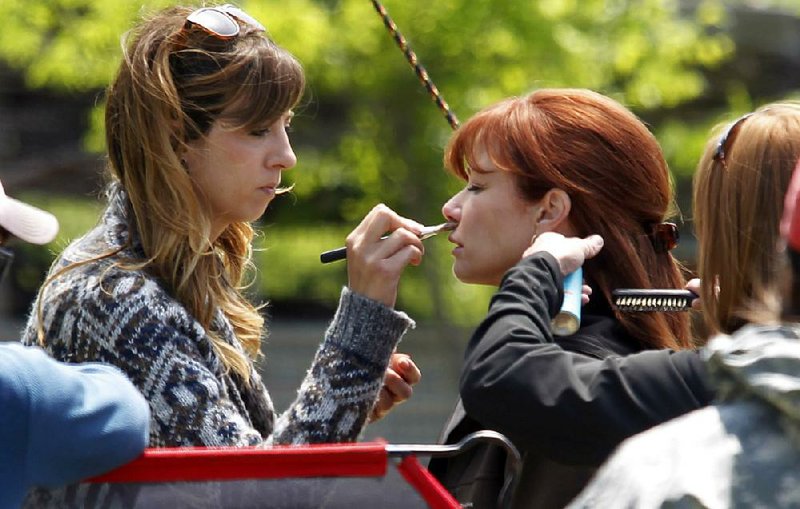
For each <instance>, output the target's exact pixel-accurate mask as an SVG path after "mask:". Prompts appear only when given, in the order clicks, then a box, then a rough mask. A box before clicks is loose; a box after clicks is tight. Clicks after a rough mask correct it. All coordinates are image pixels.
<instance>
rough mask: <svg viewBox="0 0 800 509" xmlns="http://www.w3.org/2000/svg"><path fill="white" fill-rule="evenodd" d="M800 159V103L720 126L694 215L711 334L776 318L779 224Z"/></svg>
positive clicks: (698, 184)
mask: <svg viewBox="0 0 800 509" xmlns="http://www.w3.org/2000/svg"><path fill="white" fill-rule="evenodd" d="M798 157H800V103H773V104H769V105H766V106H763V107H761V108H759V109H757V110H756V111H755V112H753V113H751V114H748V115H745V116H743V117H740V118H739V119H737V120H735V121H734V122H732V123H726V124H725V125H722V126H718V127H717V128H716V129H715V130H714V131H713V134H712V136H711V138H710V139H709V140H708V142H707V144H706V147H705V151H704V153H703V155H702V157H701V159H700V162H699V164H698V166H697V171H696V173H695V177H694V196H693V202H694V206H693V209H694V210H693V216H694V224H695V231H696V235H697V239H698V243H699V247H698V256H697V267H698V273H699V276H700V278H701V279H702V281H703V284H702V287H701V293H702V296H701V297H702V302H703V317H704V320H705V324H706V327H707V329H708V333H709V334H714V333H718V332H722V333H726V334H729V333H732V332H734V331H735V330H736V329H738V328H739V327H741V326H742V325H744V324H745V323H747V322H751V321H754V322H761V321H769V320H770V319H771V318H772V317H774V316H775V312H776V311H777V305H778V302H779V299H778V296H779V293H780V287H781V284H780V279H781V277H782V276H781V275H782V273H783V267H784V258H783V256H784V255H783V254H782V253H779V252H778V251H777V250H776V246H777V245H778V243H779V241H780V233H779V223H780V220H781V214H782V211H783V204H784V197H785V196H786V191H787V188H788V186H789V180H790V179H791V176H792V171H793V169H794V167H795V164H796V163H797V160H798Z"/></svg>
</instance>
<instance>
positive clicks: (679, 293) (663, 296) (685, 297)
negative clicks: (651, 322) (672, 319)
mask: <svg viewBox="0 0 800 509" xmlns="http://www.w3.org/2000/svg"><path fill="white" fill-rule="evenodd" d="M696 298H697V294H696V293H694V292H692V291H690V290H663V289H662V290H656V289H648V290H645V289H638V288H636V289H634V288H622V289H618V290H614V291H612V292H611V301H612V304H613V306H614V307H615V308H616V309H617V310H618V311H622V312H626V313H631V312H639V311H689V310H690V309H691V308H692V302H693V301H694V300H695V299H696Z"/></svg>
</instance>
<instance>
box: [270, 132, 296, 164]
mask: <svg viewBox="0 0 800 509" xmlns="http://www.w3.org/2000/svg"><path fill="white" fill-rule="evenodd" d="M280 132H281V134H280V137H279V138H280V139H279V140H278V141H277V146H276V147H275V151H274V152H273V153H272V154H271V157H270V158H269V167H270V168H274V169H278V170H281V171H283V170H290V169H292V168H294V166H295V165H296V164H297V156H296V155H295V153H294V150H293V149H292V143H291V141H289V133H287V132H286V130H285V129H283V128H281V130H280Z"/></svg>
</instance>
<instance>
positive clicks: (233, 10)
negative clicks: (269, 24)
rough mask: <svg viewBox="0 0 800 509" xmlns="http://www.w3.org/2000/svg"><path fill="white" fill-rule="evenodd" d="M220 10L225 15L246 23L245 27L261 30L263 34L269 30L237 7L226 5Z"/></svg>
mask: <svg viewBox="0 0 800 509" xmlns="http://www.w3.org/2000/svg"><path fill="white" fill-rule="evenodd" d="M219 10H221V11H222V12H224V13H227V14H230V15H231V16H233V17H234V18H236V19H238V20H239V21H241V22H242V23H244V24H245V25H248V26H251V27H254V28H256V29H258V30H261V31H262V32H266V31H267V29H266V28H264V25H262V24H261V23H259V22H258V20H257V19H256V18H254V17H253V16H251V15H249V14H247V13H246V12H244V11H243V10H241V9H240V8H238V7H236V6H235V5H230V4H225V5H223V6H222V7H219Z"/></svg>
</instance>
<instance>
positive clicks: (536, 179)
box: [445, 89, 691, 348]
mask: <svg viewBox="0 0 800 509" xmlns="http://www.w3.org/2000/svg"><path fill="white" fill-rule="evenodd" d="M478 148H482V149H485V150H487V151H488V154H489V157H490V158H491V160H492V162H493V163H494V164H495V165H496V166H497V167H498V168H500V169H502V170H504V171H508V172H511V173H513V174H515V175H516V176H517V188H518V189H519V191H520V193H521V195H522V196H523V197H524V198H526V199H529V200H531V201H534V200H538V199H540V198H542V197H543V196H544V195H545V193H546V192H547V191H548V190H550V189H552V188H559V189H562V190H563V191H565V192H566V193H567V194H568V195H569V197H570V199H571V201H572V209H571V211H570V215H569V218H570V221H571V223H572V224H573V225H574V227H575V228H576V230H577V231H576V233H577V234H578V235H580V236H586V235H589V234H593V233H596V234H600V235H602V236H603V239H604V240H605V247H604V248H603V249H602V251H600V254H599V255H598V256H596V257H595V258H593V259H591V260H587V262H586V264H585V269H584V274H585V276H586V278H587V279H588V280H589V281H590V282H591V284H592V285H593V286H594V290H595V292H597V293H599V294H600V295H602V296H604V297H605V299H607V300H608V301H609V302H610V301H611V291H612V290H613V289H615V288H681V287H683V285H684V278H683V276H682V273H681V267H680V265H679V263H678V262H677V261H676V260H675V259H674V258H673V257H672V255H670V254H669V253H663V252H657V251H656V249H655V247H654V245H653V243H652V241H651V237H650V235H649V233H650V229H651V228H652V226H653V225H654V224H656V223H659V222H662V221H664V220H665V219H667V218H668V217H669V216H670V215H671V213H672V212H673V211H674V200H673V190H672V182H671V179H670V174H669V169H668V168H667V163H666V162H665V160H664V156H663V154H662V152H661V148H660V146H659V144H658V142H657V141H656V139H655V137H654V136H653V135H652V133H650V131H649V130H648V129H647V127H646V126H645V125H644V124H643V123H642V122H641V121H640V120H639V119H638V118H637V117H636V116H635V115H634V114H633V113H631V112H630V111H629V110H627V109H626V108H625V107H623V106H622V105H620V104H619V103H617V102H616V101H614V100H612V99H610V98H608V97H606V96H603V95H601V94H598V93H595V92H592V91H590V90H582V89H541V90H537V91H535V92H533V93H531V94H529V95H527V96H525V97H519V98H511V99H506V100H504V101H501V102H500V103H498V104H495V105H493V106H491V107H489V108H487V109H485V110H483V111H481V112H480V113H478V114H477V115H475V116H474V117H472V118H471V119H470V120H469V121H468V122H466V123H465V124H464V125H463V126H462V127H461V128H460V129H459V130H458V131H457V132H456V133H455V135H454V137H453V138H452V139H451V140H450V143H449V145H448V147H447V151H446V154H445V166H446V167H447V168H448V169H449V170H450V171H451V172H453V173H454V174H456V175H457V176H459V177H460V178H462V179H467V178H468V173H469V171H470V167H475V166H476V164H475V163H476V161H475V158H476V157H477V154H478V152H477V151H476V149H478ZM615 316H616V318H617V320H619V322H620V323H621V324H622V326H623V327H624V328H625V330H626V331H628V332H629V333H630V334H631V335H632V336H633V337H634V338H637V339H638V340H639V341H640V342H641V343H642V344H643V345H645V346H647V347H651V348H687V347H689V346H691V341H690V331H689V319H688V317H687V316H685V314H679V313H630V314H622V313H618V312H616V311H615Z"/></svg>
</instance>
